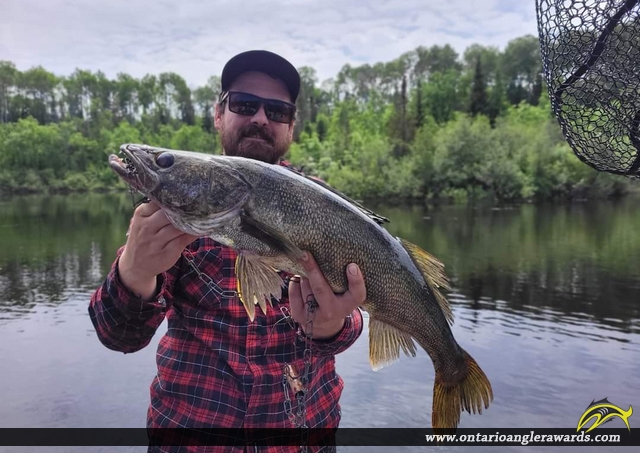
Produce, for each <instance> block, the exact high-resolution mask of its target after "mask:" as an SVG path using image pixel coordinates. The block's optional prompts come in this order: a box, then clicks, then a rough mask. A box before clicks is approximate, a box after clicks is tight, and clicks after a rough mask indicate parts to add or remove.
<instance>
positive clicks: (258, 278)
mask: <svg viewBox="0 0 640 453" xmlns="http://www.w3.org/2000/svg"><path fill="white" fill-rule="evenodd" d="M235 270H236V278H237V287H236V290H237V293H238V297H239V298H240V301H241V302H242V305H244V308H245V310H247V314H248V315H249V319H250V320H251V321H253V320H254V318H255V306H256V305H258V306H259V307H260V308H261V309H262V312H263V313H265V314H266V313H267V302H269V305H271V306H273V305H272V304H271V297H272V296H273V297H275V298H276V299H280V298H281V297H282V287H283V286H284V282H283V281H282V278H280V275H278V272H277V271H276V270H275V269H274V268H273V267H271V266H270V265H268V264H267V263H265V262H264V261H263V260H262V259H261V257H260V256H258V255H250V254H245V253H240V254H239V255H238V257H237V258H236V269H235Z"/></svg>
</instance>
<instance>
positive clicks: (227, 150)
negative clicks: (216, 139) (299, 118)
mask: <svg viewBox="0 0 640 453" xmlns="http://www.w3.org/2000/svg"><path fill="white" fill-rule="evenodd" d="M220 137H221V139H222V149H223V150H224V154H225V155H227V156H240V157H248V158H250V159H256V160H261V161H263V162H267V163H270V164H275V163H277V162H278V160H280V158H281V157H282V156H284V155H285V153H286V152H287V150H288V149H289V145H290V142H289V140H288V139H287V138H285V139H283V140H280V141H278V140H276V138H275V137H274V136H273V134H272V133H271V131H270V130H269V129H267V128H264V127H260V126H258V125H257V124H255V123H249V124H247V125H246V126H244V127H242V128H240V129H238V130H237V131H235V133H234V132H233V131H226V130H224V129H223V130H221V131H220ZM251 138H260V139H262V140H252V139H251Z"/></svg>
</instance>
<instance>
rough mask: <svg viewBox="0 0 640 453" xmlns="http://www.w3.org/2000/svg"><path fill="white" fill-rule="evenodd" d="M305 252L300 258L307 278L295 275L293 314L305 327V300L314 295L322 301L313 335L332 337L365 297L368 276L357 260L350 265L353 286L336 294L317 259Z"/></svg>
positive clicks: (291, 298)
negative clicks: (297, 277) (365, 280)
mask: <svg viewBox="0 0 640 453" xmlns="http://www.w3.org/2000/svg"><path fill="white" fill-rule="evenodd" d="M305 255H306V257H307V259H306V260H304V259H303V260H301V261H300V262H301V263H302V266H303V267H304V270H305V272H306V274H307V278H300V280H299V281H297V279H294V280H291V282H290V283H289V303H290V304H291V316H292V317H293V319H295V320H296V321H297V322H298V323H299V324H300V326H302V328H303V329H304V328H305V327H306V322H307V321H306V317H307V315H306V314H307V308H306V305H305V302H306V300H307V298H308V297H309V296H311V295H312V296H313V297H315V299H316V301H317V302H318V308H317V309H316V313H315V318H314V320H313V332H312V333H313V338H315V339H322V338H330V337H332V336H334V335H336V334H337V333H338V332H340V330H341V329H342V327H343V326H344V322H345V317H347V316H348V315H350V314H351V313H352V312H353V310H355V309H356V308H357V307H358V306H359V305H361V304H362V303H363V302H364V301H365V299H366V297H367V291H366V288H365V284H364V277H363V276H362V273H361V272H360V269H359V268H358V266H357V265H356V264H353V263H352V264H350V265H349V266H347V279H348V281H349V290H348V291H347V292H346V293H344V294H335V293H334V292H333V290H332V289H331V286H330V285H329V282H327V280H326V278H325V277H324V275H323V274H322V271H321V270H320V267H318V264H317V263H316V261H315V259H314V258H313V257H312V256H311V254H310V253H308V252H306V253H305Z"/></svg>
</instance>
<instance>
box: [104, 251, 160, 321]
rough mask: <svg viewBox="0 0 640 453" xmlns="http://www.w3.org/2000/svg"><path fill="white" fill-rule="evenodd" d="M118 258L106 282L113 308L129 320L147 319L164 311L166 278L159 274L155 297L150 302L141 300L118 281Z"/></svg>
mask: <svg viewBox="0 0 640 453" xmlns="http://www.w3.org/2000/svg"><path fill="white" fill-rule="evenodd" d="M119 260H120V257H118V258H117V259H116V260H115V262H114V263H113V266H112V268H111V271H110V273H109V277H108V282H107V292H108V293H109V296H111V300H112V301H113V304H114V306H115V307H116V308H117V309H118V310H119V311H120V312H121V313H122V314H123V315H124V316H125V318H127V319H129V320H131V319H148V318H151V317H152V316H153V315H155V314H156V313H158V311H166V309H167V305H168V304H167V297H166V296H167V293H166V288H165V287H166V278H165V276H164V274H159V275H158V276H157V277H156V279H157V281H156V285H157V286H156V295H155V297H154V298H153V299H151V300H143V299H142V298H141V297H140V296H139V295H138V294H135V293H134V292H133V291H131V290H130V289H129V288H127V287H126V286H125V285H124V284H123V283H122V280H121V279H120V275H119V273H118V262H119Z"/></svg>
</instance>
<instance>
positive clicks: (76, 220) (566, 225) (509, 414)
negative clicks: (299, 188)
mask: <svg viewBox="0 0 640 453" xmlns="http://www.w3.org/2000/svg"><path fill="white" fill-rule="evenodd" d="M375 209H376V211H377V212H378V213H380V214H382V215H385V216H387V217H388V218H389V219H390V220H391V222H390V223H389V224H388V225H387V229H388V230H389V231H390V232H391V233H392V234H394V235H397V236H400V237H403V238H405V239H407V240H409V241H411V242H413V243H415V244H417V245H419V246H420V247H422V248H424V249H426V250H428V251H429V252H431V253H432V254H434V255H435V256H437V257H438V258H439V259H441V260H442V261H443V262H444V263H445V265H446V270H447V273H448V275H449V277H450V279H451V281H452V285H453V290H452V292H451V293H450V294H449V300H450V303H451V305H452V308H453V312H454V315H455V324H454V325H453V328H452V329H453V332H454V335H455V336H456V338H457V340H458V342H459V343H460V344H461V345H462V346H463V347H464V348H465V349H466V350H467V351H468V352H469V353H470V354H471V355H472V356H473V357H474V358H475V359H476V361H477V362H478V363H479V364H480V366H481V367H482V368H483V370H484V371H485V373H486V374H487V375H488V377H489V378H490V380H491V383H492V386H493V390H494V394H495V399H494V401H493V403H492V405H491V407H490V408H489V409H488V410H487V411H485V412H484V413H483V414H482V415H469V414H467V413H463V415H462V420H461V424H460V426H461V427H465V428H495V429H496V431H499V429H504V428H546V427H548V428H572V429H575V427H576V425H577V422H578V419H579V417H580V416H581V414H582V412H583V411H584V410H585V409H586V407H587V406H588V405H589V404H590V403H591V402H592V401H593V400H596V401H597V400H600V399H603V398H608V400H609V401H610V402H611V403H613V404H616V405H618V406H620V407H622V408H624V409H626V408H628V406H629V405H632V406H634V407H636V406H637V407H639V408H640V200H638V199H626V200H622V201H616V202H614V201H600V202H595V201H594V202H584V203H577V204H547V205H524V206H517V207H511V208H495V207H494V208H492V207H460V206H444V207H437V208H424V207H389V206H375ZM131 211H132V209H131V200H130V199H129V198H128V197H127V196H125V195H104V194H88V195H68V196H52V197H37V196H29V197H14V198H11V199H9V200H5V201H0V357H2V368H3V372H2V373H0V389H2V404H1V405H0V427H4V428H14V427H15V428H17V427H79V428H83V427H87V428H88V427H101V428H109V427H144V426H145V421H146V410H147V406H148V392H149V384H150V382H151V379H152V378H153V376H154V374H155V347H156V345H157V342H158V340H159V338H160V334H158V335H156V337H155V338H154V340H153V342H152V343H151V344H150V345H149V346H148V347H147V348H145V349H143V350H142V351H139V352H137V353H135V354H127V355H125V354H121V353H117V352H113V351H110V350H108V349H106V348H105V347H104V346H102V345H101V344H100V343H99V341H98V340H97V337H96V335H95V332H94V330H93V326H92V324H91V322H90V320H89V317H88V314H87V304H88V301H89V298H90V295H91V293H92V291H93V290H94V289H95V288H96V287H97V286H98V285H99V284H100V283H101V281H102V279H103V278H104V276H105V275H106V272H107V270H108V268H109V266H110V264H111V262H112V260H113V257H114V254H115V251H116V250H117V248H118V247H119V246H120V245H122V243H123V241H124V240H125V232H126V229H127V226H128V221H129V217H130V215H131ZM163 329H166V327H165V326H164V325H163V326H162V327H161V328H160V331H162V330H163ZM159 333H160V332H159ZM367 335H368V331H367V330H366V328H365V331H364V332H363V335H362V336H361V338H360V339H359V340H358V341H357V342H356V344H355V345H354V346H353V347H351V348H350V349H349V350H348V351H346V352H345V353H343V354H341V355H339V356H338V357H337V367H338V373H339V374H340V375H341V376H342V377H343V379H344V381H345V391H344V393H343V398H342V414H343V415H342V422H341V426H342V427H363V428H370V427H373V428H378V427H380V428H383V427H384V428H395V427H403V428H412V427H415V428H424V427H429V426H430V417H431V409H430V408H431V394H432V386H433V377H434V372H433V367H432V365H431V362H430V360H429V358H428V356H427V355H426V353H424V351H419V353H418V356H417V357H416V358H408V357H404V356H403V357H401V359H400V360H399V361H398V362H397V363H395V364H393V365H391V366H389V367H386V368H384V369H382V370H381V371H378V372H373V371H372V370H371V369H370V367H369V363H368V340H367ZM629 423H630V425H631V426H632V427H638V426H640V416H638V415H635V416H632V417H631V418H630V419H629ZM607 426H608V427H612V428H621V427H624V423H623V422H622V420H620V419H619V418H617V419H614V420H613V421H612V422H611V423H609V424H608V425H607ZM600 429H604V428H600ZM425 448H426V447H422V448H416V447H413V448H412V447H398V448H395V447H394V448H393V450H394V451H395V450H399V451H425ZM523 448H528V449H530V448H531V447H501V451H512V450H513V451H515V450H520V449H523ZM535 448H536V449H537V451H556V450H558V449H560V447H546V448H539V447H535ZM494 449H495V447H487V448H481V447H480V448H478V447H476V451H481V452H489V451H493V450H494ZM0 450H2V451H16V452H18V451H19V452H27V451H55V452H62V451H74V452H76V451H77V452H80V451H83V452H85V451H92V452H94V451H95V452H102V451H118V452H120V451H122V452H124V451H131V452H142V451H146V450H145V449H144V448H141V447H137V448H134V447H118V448H108V449H107V448H102V447H93V448H85V447H75V448H71V447H58V448H53V447H51V448H47V447H42V448H39V449H34V448H31V447H12V448H9V447H0ZM341 450H342V451H388V450H389V449H388V448H383V447H378V448H371V447H349V448H343V449H341ZM434 450H435V449H434ZM437 450H438V451H462V448H461V447H438V448H437ZM561 450H562V451H585V447H562V448H561ZM587 450H588V451H594V452H595V451H604V450H606V448H602V447H589V448H587ZM621 450H626V451H635V449H634V448H632V447H629V448H628V449H616V451H621Z"/></svg>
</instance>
